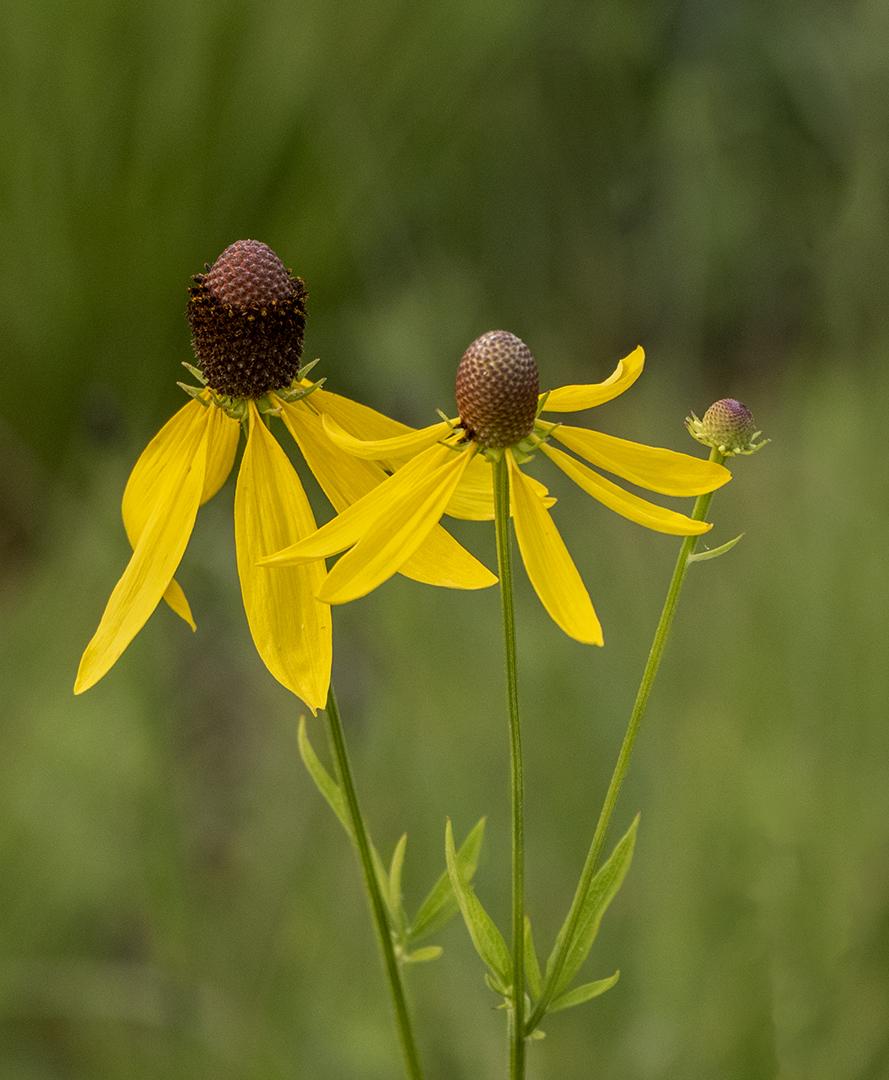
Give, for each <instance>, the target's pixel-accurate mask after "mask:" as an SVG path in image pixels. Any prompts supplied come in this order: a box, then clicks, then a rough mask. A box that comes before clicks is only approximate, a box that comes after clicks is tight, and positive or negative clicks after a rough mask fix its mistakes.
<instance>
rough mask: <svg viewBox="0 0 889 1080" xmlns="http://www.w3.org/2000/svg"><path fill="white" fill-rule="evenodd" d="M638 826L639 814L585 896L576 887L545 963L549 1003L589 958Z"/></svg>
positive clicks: (624, 872)
mask: <svg viewBox="0 0 889 1080" xmlns="http://www.w3.org/2000/svg"><path fill="white" fill-rule="evenodd" d="M638 826H639V815H638V814H637V815H636V817H635V818H634V820H633V824H632V825H631V826H630V827H629V829H627V831H626V833H625V834H624V836H623V837H622V838H621V839H620V840H619V841H618V843H617V845H616V846H615V848H614V851H612V853H611V856H610V858H609V859H608V861H607V862H606V863H605V864H604V866H602V867H601V869H600V870H599V872H598V873H597V874H596V875H595V876H594V877H593V880H592V881H591V882H590V885H589V888H588V889H587V890H586V894H585V895H580V886H578V892H577V893H575V896H574V901H573V903H572V905H571V911H570V912H569V914H568V917H567V918H566V920H565V922H564V923H563V924H562V929H561V930H560V931H559V934H558V937H557V938H556V943H555V946H554V947H553V951H552V953H551V954H550V957H549V960H548V961H547V964H546V980H545V985H544V988H543V996H544V997H545V998H547V999H548V1000H550V1001H552V1000H553V999H557V998H559V997H560V996H561V995H562V994H563V993H564V991H565V990H566V989H567V988H568V986H569V985H570V983H571V980H572V979H573V978H574V976H575V975H576V974H577V972H578V971H579V969H580V966H581V964H583V962H584V960H586V958H587V956H588V955H589V952H590V949H591V948H592V947H593V942H594V941H595V940H596V935H597V934H598V932H599V926H600V924H601V922H602V916H603V915H604V914H605V912H606V911H607V910H608V905H609V904H610V903H611V901H612V900H613V899H614V897H615V896H616V894H617V891H618V889H619V888H620V887H621V884H622V883H623V880H624V878H625V877H626V875H627V871H628V870H629V868H630V863H631V862H632V859H633V848H634V847H635V844H636V830H637V828H638ZM575 910H577V911H578V912H579V914H578V917H577V919H576V921H575V923H574V928H573V931H572V932H571V936H570V938H568V939H567V940H566V935H567V934H568V931H569V926H570V923H571V914H572V913H573V912H574V911H575ZM563 949H564V951H565V962H564V965H563V967H562V970H561V972H560V973H559V975H558V978H556V976H555V960H556V957H557V956H558V955H559V954H560V953H561V952H562V950H563Z"/></svg>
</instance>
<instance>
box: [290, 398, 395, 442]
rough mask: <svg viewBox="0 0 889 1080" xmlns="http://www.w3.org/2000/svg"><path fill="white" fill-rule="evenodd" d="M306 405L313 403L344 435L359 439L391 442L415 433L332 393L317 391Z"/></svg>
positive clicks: (357, 403) (365, 407) (369, 409)
mask: <svg viewBox="0 0 889 1080" xmlns="http://www.w3.org/2000/svg"><path fill="white" fill-rule="evenodd" d="M306 403H307V404H308V403H311V404H312V406H313V407H314V408H316V409H317V410H318V411H319V412H321V413H327V415H328V416H330V417H332V418H333V419H334V420H336V422H337V423H338V424H339V425H340V427H341V428H342V429H343V431H348V432H349V434H350V435H355V436H357V437H358V438H359V439H389V438H391V437H392V436H393V435H406V434H408V433H409V432H411V431H413V428H411V427H408V425H407V424H402V423H401V422H400V421H398V420H393V419H391V417H388V416H384V415H383V413H381V412H377V410H376V409H371V408H370V407H369V406H368V405H362V404H361V402H359V401H353V400H352V399H351V398H347V397H343V396H342V395H341V394H333V393H331V392H330V391H329V390H315V391H313V392H312V394H311V395H310V396H309V397H307V398H306Z"/></svg>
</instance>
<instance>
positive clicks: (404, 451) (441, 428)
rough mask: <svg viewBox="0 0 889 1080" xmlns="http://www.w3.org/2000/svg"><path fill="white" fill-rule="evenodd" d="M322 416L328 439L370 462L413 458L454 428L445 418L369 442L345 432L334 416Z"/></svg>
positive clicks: (347, 451)
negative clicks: (387, 437) (425, 425)
mask: <svg viewBox="0 0 889 1080" xmlns="http://www.w3.org/2000/svg"><path fill="white" fill-rule="evenodd" d="M322 419H323V421H324V431H325V433H326V434H327V436H328V438H329V439H330V440H331V441H332V442H334V443H336V445H337V446H338V447H339V448H340V449H341V450H345V451H346V453H348V454H352V455H353V456H354V457H359V458H368V459H370V460H371V461H382V460H385V459H392V458H401V457H413V456H414V455H415V454H419V453H420V452H421V451H422V450H425V449H426V448H427V447H429V446H434V445H435V444H436V443H437V442H439V441H440V440H441V439H443V438H444V437H445V436H446V435H449V434H450V433H451V432H452V431H453V428H452V427H451V425H450V424H448V423H446V422H445V421H444V420H442V421H441V422H439V423H438V424H431V425H430V426H429V427H425V428H420V429H419V430H418V431H409V432H408V433H407V434H405V435H395V436H394V437H393V438H389V439H373V440H370V441H366V440H364V439H356V438H355V436H354V435H350V434H349V433H348V432H347V431H344V430H343V429H342V428H341V427H340V425H339V424H338V423H337V422H336V420H334V419H333V418H332V417H330V416H323V417H322Z"/></svg>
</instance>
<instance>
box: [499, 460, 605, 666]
mask: <svg viewBox="0 0 889 1080" xmlns="http://www.w3.org/2000/svg"><path fill="white" fill-rule="evenodd" d="M507 461H508V463H509V488H510V501H511V503H512V505H513V507H514V513H515V516H514V520H515V531H516V539H517V540H518V542H519V551H520V552H521V555H522V562H524V564H525V569H526V570H527V572H528V577H529V578H530V579H531V584H532V585H533V586H534V591H535V592H536V593H537V595H538V597H539V598H540V602H541V603H542V604H543V606H544V607H545V608H546V610H547V612H548V613H549V615H550V618H551V619H552V620H553V622H555V623H556V625H557V626H559V627H561V629H562V630H564V631H565V633H566V634H568V635H569V637H573V638H575V639H576V640H577V641H582V642H584V644H587V645H601V644H603V638H602V627H601V626H600V625H599V620H598V618H597V617H596V612H595V610H594V608H593V604H592V601H591V600H590V597H589V594H588V593H587V591H586V586H585V585H584V583H583V581H582V580H581V577H580V574H579V573H578V570H577V567H576V566H575V565H574V560H573V559H572V558H571V556H570V555H569V553H568V549H567V548H566V547H565V542H564V541H563V540H562V537H561V536H560V535H559V531H558V529H557V528H556V526H555V524H554V522H553V520H552V518H551V517H550V514H549V511H548V510H547V509H546V507H545V506H544V505H543V502H542V501H541V499H540V497H539V496H538V495H537V493H536V492H535V491H534V489H533V488H532V487H531V485H530V484H529V483H528V477H527V476H525V475H524V473H523V472H522V470H521V469H520V468H519V467H518V466H517V465H516V463H515V459H514V458H513V456H512V454H511V453H510V452H509V451H507Z"/></svg>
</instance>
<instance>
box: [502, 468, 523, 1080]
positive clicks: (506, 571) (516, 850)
mask: <svg viewBox="0 0 889 1080" xmlns="http://www.w3.org/2000/svg"><path fill="white" fill-rule="evenodd" d="M508 452H509V451H504V453H503V456H502V457H501V458H500V460H499V461H497V462H496V464H495V466H494V522H495V526H496V533H497V568H498V571H499V574H500V606H501V612H502V615H503V644H504V649H505V657H506V700H507V706H508V710H509V754H510V777H511V785H510V786H511V795H512V1007H511V1010H510V1012H511V1016H510V1024H509V1076H510V1080H522V1078H523V1077H524V1075H525V1045H526V1043H525V820H524V799H525V795H524V787H525V782H524V769H523V764H522V732H521V727H520V724H519V694H518V684H517V664H516V643H515V611H514V609H513V597H512V553H511V550H510V536H509V469H508V464H507V460H506V454H507V453H508Z"/></svg>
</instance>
